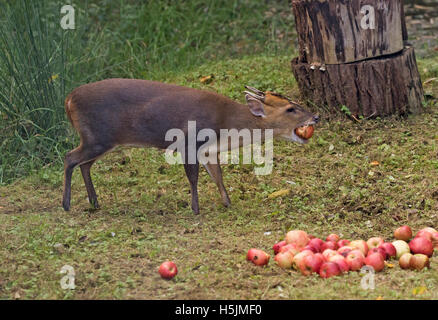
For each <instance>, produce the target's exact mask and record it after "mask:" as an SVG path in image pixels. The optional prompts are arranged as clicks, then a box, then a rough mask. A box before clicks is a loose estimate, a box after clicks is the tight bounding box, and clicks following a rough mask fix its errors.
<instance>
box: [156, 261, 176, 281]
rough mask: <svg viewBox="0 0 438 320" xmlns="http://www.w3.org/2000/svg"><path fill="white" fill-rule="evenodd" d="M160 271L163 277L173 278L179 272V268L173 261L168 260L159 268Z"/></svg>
mask: <svg viewBox="0 0 438 320" xmlns="http://www.w3.org/2000/svg"><path fill="white" fill-rule="evenodd" d="M158 273H159V274H160V276H161V278H163V279H168V280H170V279H172V278H173V277H174V276H176V274H177V273H178V268H177V267H176V264H175V263H174V262H172V261H166V262H163V263H162V264H161V266H160V267H159V268H158Z"/></svg>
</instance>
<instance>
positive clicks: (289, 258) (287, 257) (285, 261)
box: [274, 251, 294, 269]
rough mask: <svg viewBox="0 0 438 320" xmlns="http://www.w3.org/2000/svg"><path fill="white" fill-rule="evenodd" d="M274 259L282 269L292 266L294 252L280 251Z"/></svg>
mask: <svg viewBox="0 0 438 320" xmlns="http://www.w3.org/2000/svg"><path fill="white" fill-rule="evenodd" d="M274 260H275V261H276V262H277V264H278V266H279V267H280V268H282V269H290V268H292V264H293V261H294V254H293V253H292V252H290V251H286V252H279V253H277V254H276V255H275V258H274Z"/></svg>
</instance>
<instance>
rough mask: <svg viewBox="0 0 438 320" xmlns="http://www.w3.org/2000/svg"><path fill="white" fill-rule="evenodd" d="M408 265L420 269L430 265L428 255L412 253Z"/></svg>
mask: <svg viewBox="0 0 438 320" xmlns="http://www.w3.org/2000/svg"><path fill="white" fill-rule="evenodd" d="M409 265H410V267H411V269H413V270H422V269H424V268H429V267H430V261H429V257H428V256H427V255H425V254H421V253H418V254H414V255H413V256H412V257H411V260H410V261H409Z"/></svg>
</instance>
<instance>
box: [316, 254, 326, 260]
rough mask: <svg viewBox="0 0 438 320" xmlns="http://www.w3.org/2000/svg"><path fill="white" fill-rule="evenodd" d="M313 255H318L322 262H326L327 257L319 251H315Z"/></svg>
mask: <svg viewBox="0 0 438 320" xmlns="http://www.w3.org/2000/svg"><path fill="white" fill-rule="evenodd" d="M315 256H318V257H321V258H322V260H324V262H326V261H327V259H326V258H325V257H324V255H323V254H322V253H320V252H318V253H315Z"/></svg>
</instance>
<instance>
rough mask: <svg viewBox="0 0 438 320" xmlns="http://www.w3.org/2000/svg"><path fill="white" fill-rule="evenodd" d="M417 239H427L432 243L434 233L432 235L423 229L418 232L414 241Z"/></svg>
mask: <svg viewBox="0 0 438 320" xmlns="http://www.w3.org/2000/svg"><path fill="white" fill-rule="evenodd" d="M415 238H426V239H428V240H430V241H432V233H430V232H429V231H427V230H424V229H422V230H420V231H418V232H417V234H416V235H415V237H414V239H415Z"/></svg>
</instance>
